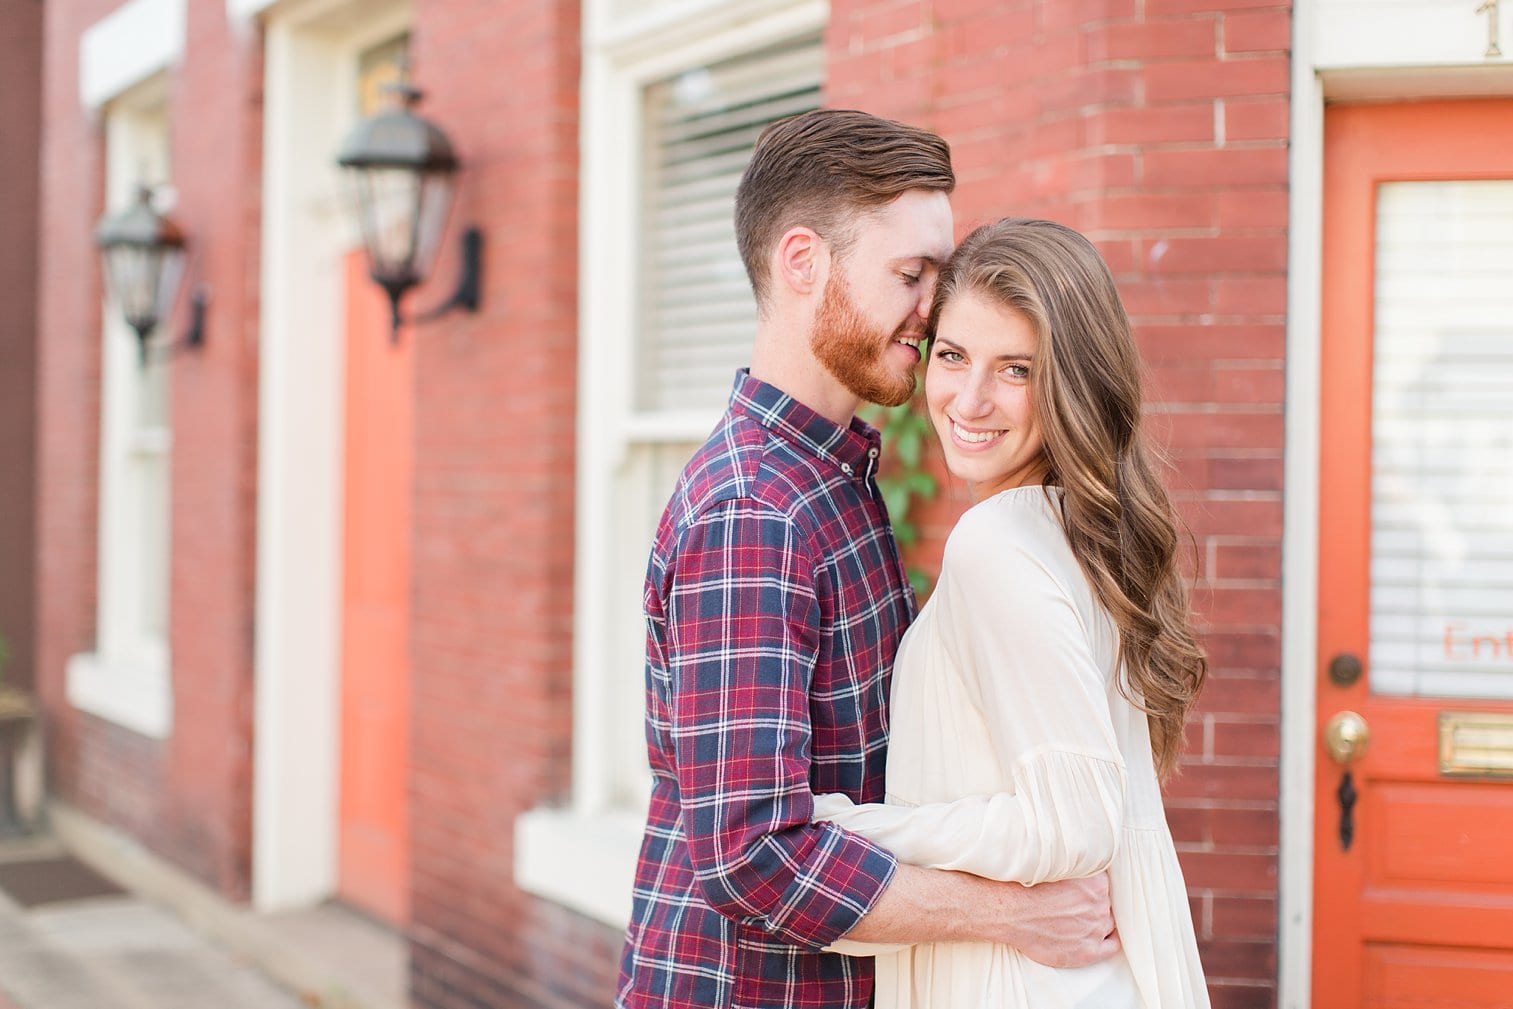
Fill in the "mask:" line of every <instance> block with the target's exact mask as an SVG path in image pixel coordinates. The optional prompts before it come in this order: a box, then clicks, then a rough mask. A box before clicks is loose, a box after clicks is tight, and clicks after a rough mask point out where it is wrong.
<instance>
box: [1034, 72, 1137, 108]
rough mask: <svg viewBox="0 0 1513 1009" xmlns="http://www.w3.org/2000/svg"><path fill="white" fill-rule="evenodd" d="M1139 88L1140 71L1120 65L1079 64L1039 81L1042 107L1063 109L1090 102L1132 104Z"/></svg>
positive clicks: (1084, 105)
mask: <svg viewBox="0 0 1513 1009" xmlns="http://www.w3.org/2000/svg"><path fill="white" fill-rule="evenodd" d="M1139 90H1140V75H1139V73H1138V72H1136V71H1134V70H1127V69H1123V68H1119V67H1111V68H1093V69H1081V68H1078V69H1074V70H1072V71H1070V72H1066V73H1061V74H1058V75H1056V76H1054V77H1050V78H1048V79H1046V80H1043V81H1041V82H1040V84H1039V91H1040V97H1041V102H1042V103H1043V107H1044V108H1046V109H1047V110H1053V111H1064V112H1070V111H1073V110H1075V109H1082V108H1086V107H1088V106H1098V105H1130V104H1133V103H1134V102H1135V100H1136V98H1137V97H1138V95H1139Z"/></svg>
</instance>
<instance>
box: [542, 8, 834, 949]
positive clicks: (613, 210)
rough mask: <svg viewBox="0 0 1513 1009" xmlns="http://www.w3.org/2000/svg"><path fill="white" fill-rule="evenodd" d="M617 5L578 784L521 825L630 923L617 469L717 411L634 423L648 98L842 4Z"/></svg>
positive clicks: (604, 97)
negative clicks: (627, 8)
mask: <svg viewBox="0 0 1513 1009" xmlns="http://www.w3.org/2000/svg"><path fill="white" fill-rule="evenodd" d="M612 5H613V0H590V2H588V3H587V4H586V5H585V10H584V15H585V16H584V31H583V94H582V112H583V116H582V123H581V133H580V148H579V149H580V151H581V158H582V175H581V182H580V189H579V208H578V209H579V238H580V241H579V246H578V247H579V248H580V249H582V250H583V252H582V254H581V256H580V261H579V284H578V291H579V298H578V320H579V322H578V339H579V347H580V351H579V355H578V360H579V362H580V365H579V372H578V411H579V412H578V432H579V434H578V469H577V478H578V485H577V486H578V491H577V515H576V524H577V529H576V544H575V546H576V556H577V564H576V570H575V572H574V574H575V587H574V596H573V600H574V611H575V613H576V617H577V618H576V619H575V620H574V622H573V623H574V636H573V655H574V662H573V666H574V668H573V790H572V797H571V800H570V802H569V805H568V807H567V808H566V809H536V810H532V811H530V812H528V813H525V814H524V815H522V816H521V817H520V818H519V819H518V820H517V821H516V826H515V845H516V847H515V882H516V884H517V885H518V886H519V887H520V888H521V889H522V890H524V891H526V892H527V893H532V894H535V895H537V896H540V897H544V898H546V899H548V900H552V901H554V902H556V903H559V904H562V905H564V906H566V907H569V908H572V909H573V910H576V911H579V912H581V913H583V914H585V915H588V916H589V917H591V918H594V919H597V920H599V921H602V922H604V923H606V924H609V925H613V926H618V927H624V926H625V924H626V923H627V922H628V921H629V918H630V905H631V901H630V896H631V887H632V884H633V880H634V873H635V864H636V857H637V854H638V852H639V849H640V843H641V835H642V829H643V827H644V826H645V810H644V809H627V808H625V807H624V806H623V805H618V806H617V805H616V804H615V802H614V801H613V799H612V798H611V795H610V783H609V776H608V774H607V773H606V769H607V765H608V762H609V761H611V760H613V759H614V756H615V755H614V754H612V753H611V752H610V751H609V748H608V747H607V746H606V744H605V739H606V737H607V736H608V733H606V732H604V731H602V728H603V725H604V712H603V711H602V706H601V704H600V703H599V702H600V700H601V699H602V697H603V684H604V682H605V680H604V678H605V677H606V676H607V675H608V674H609V672H610V671H611V670H613V669H615V668H617V666H616V663H615V662H614V661H613V657H612V656H610V655H608V654H606V638H607V635H605V634H603V633H601V631H602V629H603V628H605V627H607V626H610V622H611V620H612V618H613V614H610V613H608V612H607V610H608V607H609V601H608V600H606V599H605V598H604V593H603V591H602V587H603V586H604V585H606V584H610V583H611V581H612V579H611V576H610V572H609V571H608V570H607V568H608V565H609V558H610V557H611V556H612V551H611V550H610V549H609V544H608V542H607V540H608V537H609V534H610V530H611V528H612V527H613V515H614V507H615V505H614V501H613V499H612V497H613V492H612V487H613V477H614V474H615V471H616V469H617V468H618V467H619V466H620V465H621V463H622V462H623V461H624V459H625V456H626V453H627V451H628V449H629V447H630V445H631V442H632V441H633V440H646V439H647V436H648V434H651V435H652V436H653V437H654V438H655V439H656V440H665V441H687V442H698V441H701V440H702V439H703V437H704V436H705V435H706V434H707V433H708V431H709V428H710V426H711V425H712V424H713V423H714V421H715V419H716V415H713V414H710V415H705V414H699V413H694V414H681V413H680V414H676V415H668V416H660V417H647V416H645V415H641V416H639V417H635V418H634V419H633V412H632V403H631V399H630V389H629V387H628V383H625V382H624V381H623V376H624V375H626V374H628V373H629V371H628V369H629V368H630V366H631V363H632V362H631V353H632V348H633V342H634V340H633V337H634V333H633V331H632V330H631V328H630V326H631V325H632V320H634V319H635V318H636V313H635V296H636V291H635V284H634V277H633V276H632V275H631V272H630V270H628V269H627V268H626V264H627V263H634V262H636V260H637V258H638V256H637V241H638V237H639V236H638V233H637V228H638V221H637V219H636V216H635V208H636V207H637V206H638V205H639V194H640V192H641V181H642V180H641V178H640V176H639V173H638V171H636V161H635V159H634V158H627V157H626V152H627V151H636V150H639V148H640V136H641V130H640V119H641V114H640V96H641V92H642V89H643V88H644V87H645V86H646V85H647V84H649V83H652V82H654V81H657V80H662V79H665V78H667V77H669V76H672V75H673V74H676V73H678V72H680V71H682V70H684V69H687V68H690V67H698V66H704V65H707V64H710V63H715V62H718V61H720V60H724V59H728V58H731V57H734V56H738V55H740V54H742V53H745V52H751V51H754V50H757V49H760V48H764V47H766V46H769V45H774V44H778V43H781V42H783V41H785V40H787V39H796V38H801V37H803V36H804V35H806V34H812V33H815V32H818V31H821V30H823V28H824V26H825V23H826V20H827V19H828V17H829V3H828V0H782V2H779V0H727V2H720V0H690V2H687V3H680V4H668V5H664V6H663V7H660V8H657V9H655V10H653V11H650V12H648V13H645V14H642V15H640V16H638V17H636V18H634V19H623V20H621V21H619V22H616V20H615V19H614V17H613V6H612Z"/></svg>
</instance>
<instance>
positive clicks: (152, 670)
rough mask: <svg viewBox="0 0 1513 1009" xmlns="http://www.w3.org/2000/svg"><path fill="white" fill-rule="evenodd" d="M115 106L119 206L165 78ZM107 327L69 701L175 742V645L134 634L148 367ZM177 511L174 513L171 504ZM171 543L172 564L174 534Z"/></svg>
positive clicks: (112, 174) (112, 154) (113, 320)
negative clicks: (91, 618) (82, 641)
mask: <svg viewBox="0 0 1513 1009" xmlns="http://www.w3.org/2000/svg"><path fill="white" fill-rule="evenodd" d="M106 20H107V21H108V20H109V19H106ZM102 23H103V22H102ZM81 55H85V54H84V53H81ZM111 100H112V102H113V103H114V104H115V106H116V108H115V111H114V113H113V114H114V115H119V116H120V117H122V118H121V120H120V121H119V122H112V123H110V124H109V125H108V126H107V137H108V139H107V151H106V158H105V161H106V164H105V170H106V173H107V177H106V190H107V192H108V193H110V194H114V195H115V198H116V200H117V201H119V199H120V195H121V194H123V193H129V192H131V191H132V190H133V188H134V186H135V185H136V183H137V182H138V181H139V180H138V179H137V178H136V173H137V172H138V171H139V170H140V165H139V164H138V163H137V159H138V152H137V151H135V150H133V149H131V148H132V145H133V144H136V143H139V142H140V137H139V136H138V135H137V134H136V133H135V132H134V130H136V129H139V128H140V127H136V126H134V125H133V120H136V119H137V118H138V117H140V116H142V115H144V114H156V110H159V109H162V108H163V107H164V106H165V103H166V101H167V80H166V77H165V75H162V74H158V75H155V76H153V77H150V78H148V79H146V80H138V81H135V82H134V83H133V85H132V86H131V87H129V88H127V89H125V90H122V91H119V92H117V93H115V94H113V95H112V96H111ZM164 114H166V113H164ZM122 143H124V144H125V145H126V147H127V149H126V150H120V149H117V146H116V145H118V144H122ZM102 320H103V325H102V327H101V330H102V332H101V334H100V339H101V343H100V350H101V368H100V427H99V439H100V440H99V448H100V452H99V457H100V468H99V492H98V498H97V508H98V516H97V522H98V529H99V532H98V537H97V540H96V543H97V548H96V549H97V554H96V565H97V579H96V607H97V608H96V614H95V639H96V643H95V650H94V651H92V652H84V653H80V654H77V655H73V656H70V657H69V659H68V661H67V663H66V664H65V667H64V693H65V695H66V696H67V698H68V701H69V703H70V704H72V705H73V706H74V707H75V708H77V709H79V710H80V711H85V712H88V713H89V714H91V715H95V716H96V717H98V718H103V719H106V720H107V721H110V722H114V723H116V724H117V725H121V726H123V727H125V728H127V729H130V730H132V731H133V732H137V733H140V734H141V735H144V736H147V737H149V738H152V739H167V738H168V737H169V735H170V734H171V733H172V732H173V681H172V673H171V662H170V651H169V643H168V640H167V636H166V635H144V634H142V633H140V632H141V628H140V627H139V626H135V624H136V618H137V617H138V613H137V599H138V596H139V595H140V588H139V586H138V584H137V583H136V582H135V581H134V580H133V575H134V571H133V570H132V567H131V564H130V556H129V555H130V549H129V548H130V545H131V544H132V542H133V540H134V537H135V535H136V521H137V520H138V519H139V518H140V515H139V514H138V513H137V512H136V511H135V507H136V505H137V504H139V502H136V501H133V500H131V499H130V497H129V496H128V495H129V493H130V492H129V489H128V481H129V477H130V473H129V469H130V463H129V461H127V458H126V457H128V456H129V455H130V454H131V451H132V447H133V443H134V442H140V441H141V440H142V439H141V433H140V432H137V431H134V430H132V421H131V416H130V410H131V408H132V407H133V405H134V403H135V396H136V389H135V388H134V387H135V386H136V385H137V384H138V383H139V382H140V371H139V369H140V368H141V365H140V364H139V363H138V360H137V348H136V340H135V337H134V335H133V334H132V333H131V331H130V330H129V329H128V328H127V327H126V324H125V322H124V321H123V320H122V319H121V318H120V317H119V313H118V311H117V309H116V306H115V304H114V303H113V301H111V300H109V299H107V300H106V303H105V307H104V311H103V312H102ZM156 367H161V365H157V366H156ZM171 415H172V410H171V408H170V418H169V419H168V420H167V421H166V422H165V423H167V424H168V425H171V424H172V420H171ZM170 430H171V429H170ZM165 434H166V438H165V439H164V440H163V441H162V442H161V443H160V444H155V445H154V444H153V442H157V441H158V439H156V438H155V439H152V442H148V443H147V446H148V447H152V448H157V449H158V450H160V451H162V452H164V453H165V454H167V455H168V458H169V459H170V467H171V459H172V455H171V452H172V448H171V443H172V435H171V433H166V432H165ZM168 507H169V508H170V509H171V508H172V502H171V501H170V502H169V505H168ZM169 540H170V544H169V546H168V549H169V551H170V556H171V553H172V546H171V540H172V532H171V527H170V533H169ZM123 554H124V555H125V556H123ZM170 563H171V562H170Z"/></svg>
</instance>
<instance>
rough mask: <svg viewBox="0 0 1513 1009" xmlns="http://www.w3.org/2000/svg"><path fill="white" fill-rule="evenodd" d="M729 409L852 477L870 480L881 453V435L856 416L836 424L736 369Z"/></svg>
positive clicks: (747, 370)
mask: <svg viewBox="0 0 1513 1009" xmlns="http://www.w3.org/2000/svg"><path fill="white" fill-rule="evenodd" d="M730 409H731V411H732V412H734V413H739V414H743V415H745V416H747V417H750V418H751V419H752V420H754V421H756V422H757V423H758V424H761V425H762V426H763V427H765V428H767V429H768V430H769V431H771V432H773V433H774V434H776V435H777V436H779V437H780V438H782V439H783V440H785V441H788V442H791V443H792V444H794V445H797V446H798V447H800V448H802V449H804V450H805V451H806V452H809V453H810V454H812V455H816V456H818V457H820V458H821V459H824V460H826V461H828V462H830V463H831V464H832V465H834V466H835V467H836V468H838V469H839V470H840V471H841V472H842V473H844V474H846V476H848V477H850V478H851V479H852V480H867V479H871V478H872V476H873V475H874V474H875V473H876V471H877V460H878V456H880V455H881V454H882V436H881V435H879V434H878V432H877V429H876V428H874V427H873V426H872V425H871V424H868V423H867V422H866V421H864V420H861V419H860V418H858V417H852V418H851V424H850V426H849V427H838V426H836V424H835V423H834V422H832V421H830V420H829V419H827V418H825V417H822V416H821V415H820V414H818V413H816V412H814V411H813V410H811V409H810V408H809V407H807V406H805V405H804V404H802V403H800V402H799V401H798V400H796V399H794V398H793V397H792V396H790V395H788V394H787V393H786V392H784V391H783V390H781V389H779V388H778V387H777V386H775V385H768V384H767V383H766V382H763V381H761V380H760V379H755V378H752V377H751V372H750V370H749V369H746V368H742V369H741V370H740V371H738V372H736V376H735V388H734V389H732V390H731V393H730Z"/></svg>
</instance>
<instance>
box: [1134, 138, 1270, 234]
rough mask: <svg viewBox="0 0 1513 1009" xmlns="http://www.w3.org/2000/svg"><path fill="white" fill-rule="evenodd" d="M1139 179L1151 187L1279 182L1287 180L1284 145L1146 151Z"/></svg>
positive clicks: (1245, 184) (1215, 186)
mask: <svg viewBox="0 0 1513 1009" xmlns="http://www.w3.org/2000/svg"><path fill="white" fill-rule="evenodd" d="M1140 181H1141V182H1142V183H1143V184H1145V185H1147V186H1152V187H1163V186H1194V187H1197V186H1201V187H1208V188H1221V187H1227V186H1255V185H1273V184H1282V183H1284V182H1286V181H1287V149H1286V148H1285V147H1281V146H1267V147H1224V148H1191V149H1188V150H1171V149H1164V150H1154V151H1147V152H1146V154H1145V156H1144V157H1143V158H1142V159H1141V171H1140ZM1284 220H1285V218H1284Z"/></svg>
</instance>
